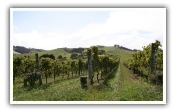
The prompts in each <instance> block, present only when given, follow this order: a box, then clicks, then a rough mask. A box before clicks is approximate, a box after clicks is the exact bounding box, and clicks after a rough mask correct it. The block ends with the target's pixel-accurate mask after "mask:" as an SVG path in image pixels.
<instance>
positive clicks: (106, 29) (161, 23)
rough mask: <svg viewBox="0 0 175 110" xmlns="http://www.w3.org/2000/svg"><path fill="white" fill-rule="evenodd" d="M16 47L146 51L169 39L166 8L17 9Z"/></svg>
mask: <svg viewBox="0 0 175 110" xmlns="http://www.w3.org/2000/svg"><path fill="white" fill-rule="evenodd" d="M10 17H11V26H10V27H11V33H10V36H11V38H12V39H13V45H14V46H24V47H27V48H38V49H45V50H52V49H56V48H62V47H68V48H78V47H90V46H92V45H104V46H114V45H115V44H117V45H120V46H124V47H127V48H130V49H142V47H143V46H146V45H148V44H150V43H153V42H155V40H159V41H160V42H161V44H162V46H164V43H163V37H166V36H165V35H166V31H165V30H166V9H165V8H115V9H113V8H112V9H102V10H101V9H81V8H80V9H78V10H74V9H66V10H65V9H63V10H46V9H45V10H35V9H32V10H31V9H29V10H27V11H26V10H23V9H20V10H13V11H12V14H11V16H10Z"/></svg>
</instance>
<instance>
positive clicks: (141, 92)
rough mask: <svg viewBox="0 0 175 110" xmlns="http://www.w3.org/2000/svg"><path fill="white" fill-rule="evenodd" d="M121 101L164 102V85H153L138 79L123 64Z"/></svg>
mask: <svg viewBox="0 0 175 110" xmlns="http://www.w3.org/2000/svg"><path fill="white" fill-rule="evenodd" d="M121 73H122V74H121V76H120V77H121V80H120V82H121V83H122V84H121V87H120V94H119V95H120V99H119V100H121V101H162V100H163V87H162V85H152V84H150V83H148V82H146V81H145V80H143V79H142V78H139V77H136V76H135V75H134V74H132V72H131V71H130V70H128V69H127V68H126V67H125V66H124V65H123V64H121Z"/></svg>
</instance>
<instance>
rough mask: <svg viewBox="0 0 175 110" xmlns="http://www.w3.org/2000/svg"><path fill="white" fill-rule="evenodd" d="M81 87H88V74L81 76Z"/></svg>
mask: <svg viewBox="0 0 175 110" xmlns="http://www.w3.org/2000/svg"><path fill="white" fill-rule="evenodd" d="M80 82H81V87H82V88H83V89H85V88H87V76H81V77H80Z"/></svg>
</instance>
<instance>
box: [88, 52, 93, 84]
mask: <svg viewBox="0 0 175 110" xmlns="http://www.w3.org/2000/svg"><path fill="white" fill-rule="evenodd" d="M87 55H88V72H89V80H90V82H91V84H93V73H92V56H91V49H88V53H87Z"/></svg>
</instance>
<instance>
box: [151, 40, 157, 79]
mask: <svg viewBox="0 0 175 110" xmlns="http://www.w3.org/2000/svg"><path fill="white" fill-rule="evenodd" d="M155 55H156V44H155V43H152V45H151V61H150V75H151V76H152V75H153V73H154V69H155V67H154V65H155Z"/></svg>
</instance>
